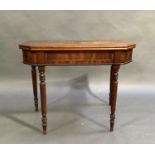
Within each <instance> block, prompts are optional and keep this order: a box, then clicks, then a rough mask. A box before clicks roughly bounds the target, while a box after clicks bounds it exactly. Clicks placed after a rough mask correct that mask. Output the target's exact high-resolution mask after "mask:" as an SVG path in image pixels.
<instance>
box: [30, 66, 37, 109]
mask: <svg viewBox="0 0 155 155" xmlns="http://www.w3.org/2000/svg"><path fill="white" fill-rule="evenodd" d="M31 68H32V70H31V72H32V86H33V94H34V106H35V111H38V90H37V71H36V66H31Z"/></svg>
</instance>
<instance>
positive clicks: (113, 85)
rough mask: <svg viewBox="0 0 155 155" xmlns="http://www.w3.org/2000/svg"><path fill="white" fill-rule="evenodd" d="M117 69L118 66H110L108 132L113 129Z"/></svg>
mask: <svg viewBox="0 0 155 155" xmlns="http://www.w3.org/2000/svg"><path fill="white" fill-rule="evenodd" d="M119 68H120V65H112V66H111V90H110V105H111V114H110V131H113V129H114V122H115V109H116V99H117V85H118V72H119Z"/></svg>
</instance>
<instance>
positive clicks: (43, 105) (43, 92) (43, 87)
mask: <svg viewBox="0 0 155 155" xmlns="http://www.w3.org/2000/svg"><path fill="white" fill-rule="evenodd" d="M38 69H39V78H40V95H41V111H42V127H43V133H44V134H46V129H47V117H46V112H47V109H46V82H45V66H38Z"/></svg>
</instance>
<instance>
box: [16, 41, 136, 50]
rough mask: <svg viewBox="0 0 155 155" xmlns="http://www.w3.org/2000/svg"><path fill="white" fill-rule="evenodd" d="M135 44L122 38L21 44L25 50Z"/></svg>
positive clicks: (98, 48) (125, 46)
mask: <svg viewBox="0 0 155 155" xmlns="http://www.w3.org/2000/svg"><path fill="white" fill-rule="evenodd" d="M135 46H136V45H135V44H133V43H131V42H125V41H121V40H115V41H110V40H104V41H28V42H24V43H22V44H20V45H19V48H20V49H23V50H32V51H38V50H47V51H49V50H115V49H116V50H128V49H132V48H135Z"/></svg>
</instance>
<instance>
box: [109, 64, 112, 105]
mask: <svg viewBox="0 0 155 155" xmlns="http://www.w3.org/2000/svg"><path fill="white" fill-rule="evenodd" d="M111 87H112V66H111V68H110V87H109V106H110V95H111Z"/></svg>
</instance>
